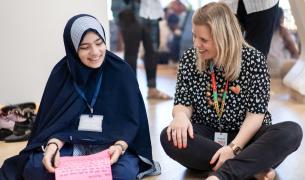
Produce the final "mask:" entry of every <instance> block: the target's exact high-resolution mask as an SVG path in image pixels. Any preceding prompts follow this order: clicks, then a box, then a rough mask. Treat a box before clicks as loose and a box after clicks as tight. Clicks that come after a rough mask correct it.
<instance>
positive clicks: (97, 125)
mask: <svg viewBox="0 0 305 180" xmlns="http://www.w3.org/2000/svg"><path fill="white" fill-rule="evenodd" d="M103 118H104V116H102V115H89V114H82V115H81V116H80V118H79V124H78V130H79V131H93V132H102V131H103V129H102V125H103Z"/></svg>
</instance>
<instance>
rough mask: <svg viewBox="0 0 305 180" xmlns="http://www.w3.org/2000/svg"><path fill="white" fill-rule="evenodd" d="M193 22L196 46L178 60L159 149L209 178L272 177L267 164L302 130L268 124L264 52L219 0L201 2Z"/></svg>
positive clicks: (294, 143) (291, 147) (294, 145)
mask: <svg viewBox="0 0 305 180" xmlns="http://www.w3.org/2000/svg"><path fill="white" fill-rule="evenodd" d="M192 21H193V28H192V31H193V41H194V48H191V49H189V50H187V51H186V52H185V53H184V55H183V57H182V59H181V60H180V66H179V72H178V78H177V79H178V80H177V86H176V94H175V101H174V104H175V106H174V108H173V120H172V121H171V123H170V124H169V126H168V127H167V128H165V129H164V130H163V131H162V133H161V143H162V146H163V148H164V151H165V152H166V153H167V154H168V155H169V156H170V157H171V158H172V159H174V160H176V161H177V162H179V163H180V164H182V165H183V166H185V167H187V168H190V169H196V170H202V171H206V172H210V171H213V172H212V173H211V174H210V176H209V177H208V178H207V179H208V180H212V179H215V180H219V179H220V180H229V179H230V180H237V179H247V178H251V177H253V176H255V177H256V178H257V179H265V180H266V179H274V177H275V171H274V170H273V169H274V168H276V167H277V166H278V165H279V164H280V163H281V162H282V161H283V160H284V159H285V158H286V157H287V156H288V155H289V154H291V153H292V152H294V151H296V150H297V149H298V147H299V145H300V143H301V140H302V129H301V127H300V126H299V125H298V124H296V123H295V122H288V121H287V122H281V123H278V124H274V125H272V124H271V115H270V113H269V112H268V110H267V107H268V102H269V98H270V95H269V91H270V80H269V75H268V71H267V65H266V58H265V56H264V55H263V54H262V53H261V52H259V51H258V50H256V49H254V48H253V47H250V46H249V45H248V44H247V43H246V42H245V40H244V39H243V36H242V33H241V31H240V27H239V24H238V21H237V19H236V17H235V16H234V14H233V13H232V12H231V10H230V9H229V7H228V6H227V5H225V4H223V3H210V4H207V5H205V6H204V7H202V8H199V9H198V10H197V11H196V12H195V14H194V16H193V20H192Z"/></svg>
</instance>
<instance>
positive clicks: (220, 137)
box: [214, 132, 228, 146]
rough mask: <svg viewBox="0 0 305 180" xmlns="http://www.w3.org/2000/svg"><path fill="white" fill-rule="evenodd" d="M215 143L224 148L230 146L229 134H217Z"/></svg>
mask: <svg viewBox="0 0 305 180" xmlns="http://www.w3.org/2000/svg"><path fill="white" fill-rule="evenodd" d="M214 141H215V142H217V143H219V144H220V145H222V146H226V145H227V144H228V133H222V132H215V135H214Z"/></svg>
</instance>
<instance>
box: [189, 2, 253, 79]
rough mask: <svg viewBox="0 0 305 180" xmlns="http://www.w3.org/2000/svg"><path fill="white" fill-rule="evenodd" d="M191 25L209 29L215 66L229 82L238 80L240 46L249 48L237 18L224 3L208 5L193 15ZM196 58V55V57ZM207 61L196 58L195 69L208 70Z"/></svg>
mask: <svg viewBox="0 0 305 180" xmlns="http://www.w3.org/2000/svg"><path fill="white" fill-rule="evenodd" d="M192 21H193V25H205V26H208V27H209V28H210V31H211V35H212V39H213V41H214V44H215V46H216V51H217V55H216V57H215V61H214V62H215V64H216V65H217V66H221V67H223V68H224V77H225V78H226V79H227V80H229V81H232V80H235V79H237V78H238V76H239V73H240V69H241V56H242V46H243V45H246V46H249V45H248V44H247V43H246V41H245V40H244V38H243V35H242V33H241V29H240V26H239V23H238V21H237V18H236V17H235V15H234V14H233V12H232V11H231V9H230V8H229V7H228V6H227V5H226V4H224V3H215V2H212V3H209V4H207V5H205V6H203V7H201V8H199V9H197V10H196V12H195V13H194V15H193V19H192ZM197 57H198V55H197ZM208 65H209V64H208V61H207V60H200V59H198V58H197V69H198V70H199V71H200V72H203V71H204V70H206V69H207V68H208Z"/></svg>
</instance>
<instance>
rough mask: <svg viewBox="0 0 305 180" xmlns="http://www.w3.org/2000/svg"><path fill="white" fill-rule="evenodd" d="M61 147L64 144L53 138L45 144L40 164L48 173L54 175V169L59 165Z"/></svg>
mask: <svg viewBox="0 0 305 180" xmlns="http://www.w3.org/2000/svg"><path fill="white" fill-rule="evenodd" d="M63 145H64V143H63V142H62V141H61V140H59V139H55V138H53V139H50V140H49V141H48V143H47V146H46V148H45V152H44V157H43V159H42V163H43V165H44V167H45V168H46V169H47V170H48V171H49V172H50V173H54V172H55V168H57V167H58V165H59V157H60V152H59V150H60V149H61V148H62V146H63Z"/></svg>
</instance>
